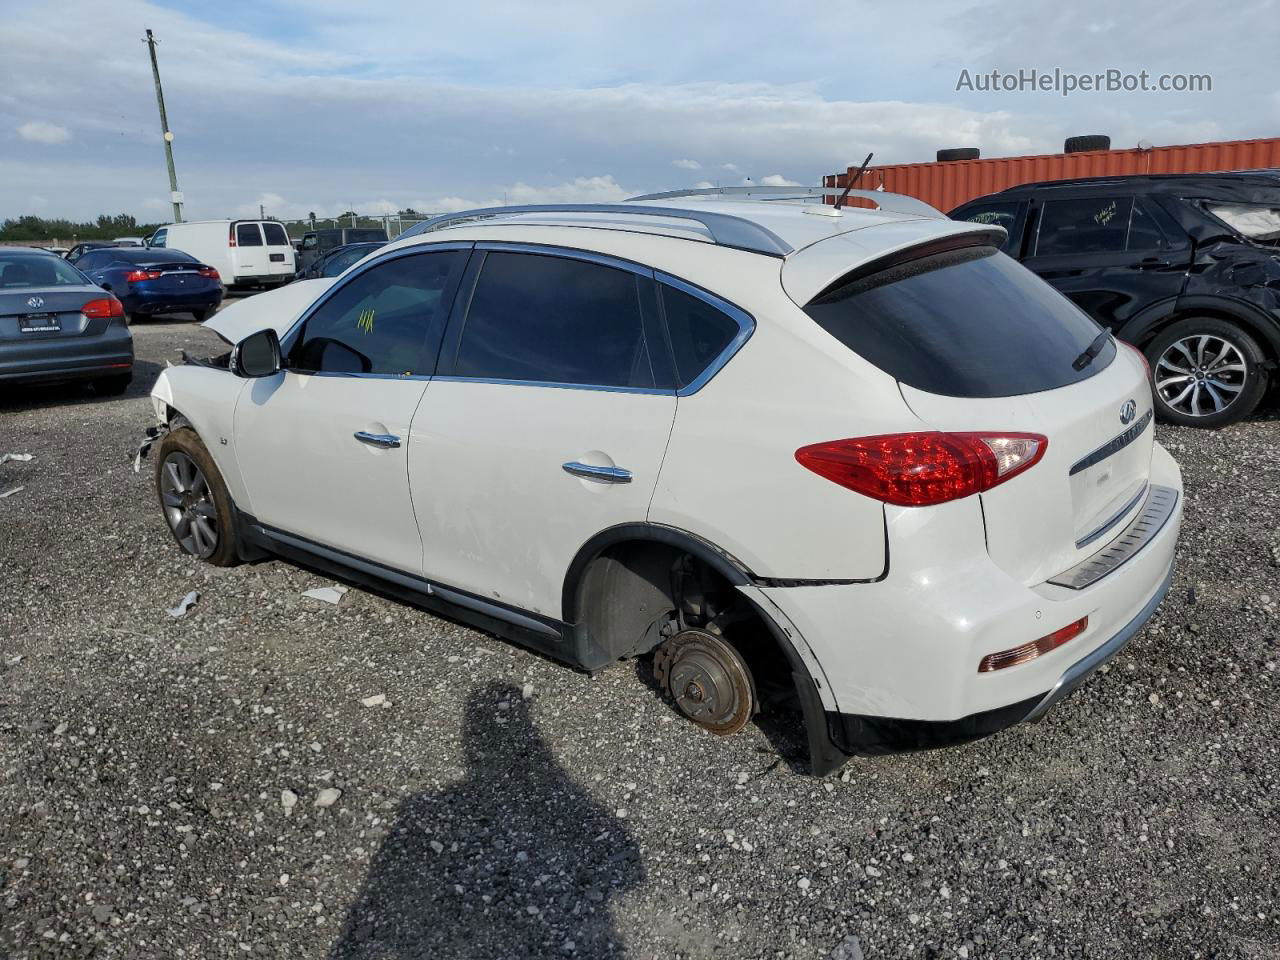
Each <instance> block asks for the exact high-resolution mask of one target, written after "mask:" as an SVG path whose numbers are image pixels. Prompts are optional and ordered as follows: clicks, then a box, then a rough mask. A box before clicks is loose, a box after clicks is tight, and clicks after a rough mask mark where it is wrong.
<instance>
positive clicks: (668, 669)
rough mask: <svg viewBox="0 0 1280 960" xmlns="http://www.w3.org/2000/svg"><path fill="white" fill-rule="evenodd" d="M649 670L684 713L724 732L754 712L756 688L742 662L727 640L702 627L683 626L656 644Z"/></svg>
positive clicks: (716, 731)
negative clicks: (650, 669) (679, 630)
mask: <svg viewBox="0 0 1280 960" xmlns="http://www.w3.org/2000/svg"><path fill="white" fill-rule="evenodd" d="M653 672H654V675H655V676H656V677H657V678H658V682H659V683H661V684H662V686H663V688H664V689H666V691H667V693H669V694H670V695H671V698H672V699H673V700H674V701H675V703H676V706H677V707H678V708H679V709H680V712H681V713H683V714H684V715H685V716H686V717H688V718H689V719H690V720H692V721H693V722H694V723H696V724H698V726H700V727H704V728H705V729H707V730H710V731H711V732H712V733H714V734H718V735H719V736H722V737H727V736H729V735H730V734H734V733H737V732H738V731H739V730H741V729H742V728H743V727H745V726H746V725H747V721H748V720H750V719H751V715H752V714H753V713H754V712H755V706H756V704H755V700H756V698H755V687H754V684H753V683H752V681H751V671H750V669H748V667H747V664H746V661H745V660H743V659H742V655H741V654H739V653H738V651H737V650H735V649H734V648H733V647H732V646H731V645H730V644H729V643H728V642H727V641H725V640H723V639H721V638H720V637H717V636H715V635H714V634H712V633H708V632H706V631H705V630H684V631H682V632H680V633H677V634H676V635H675V636H673V637H671V639H669V640H667V641H666V642H665V643H664V644H662V646H660V647H659V648H658V651H657V654H656V655H655V656H654V658H653Z"/></svg>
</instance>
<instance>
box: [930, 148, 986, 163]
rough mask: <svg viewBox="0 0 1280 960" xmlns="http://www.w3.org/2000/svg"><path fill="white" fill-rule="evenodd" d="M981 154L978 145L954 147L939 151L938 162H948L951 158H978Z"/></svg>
mask: <svg viewBox="0 0 1280 960" xmlns="http://www.w3.org/2000/svg"><path fill="white" fill-rule="evenodd" d="M979 156H980V153H979V150H978V148H977V147H952V148H951V149H950V150H939V151H938V162H939V163H947V162H948V161H951V160H977V159H978V157H979Z"/></svg>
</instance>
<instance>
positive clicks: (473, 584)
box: [152, 190, 1181, 773]
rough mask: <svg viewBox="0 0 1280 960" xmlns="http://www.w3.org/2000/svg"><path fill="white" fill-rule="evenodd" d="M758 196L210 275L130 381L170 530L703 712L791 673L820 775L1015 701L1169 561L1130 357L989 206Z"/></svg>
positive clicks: (731, 721)
mask: <svg viewBox="0 0 1280 960" xmlns="http://www.w3.org/2000/svg"><path fill="white" fill-rule="evenodd" d="M761 192H762V191H759V190H753V191H752V194H753V196H752V197H751V198H733V197H732V196H730V197H729V198H726V197H725V196H724V191H719V192H718V193H716V194H713V195H712V196H687V195H685V196H672V195H660V196H658V197H656V198H640V200H639V202H629V203H626V204H619V205H608V206H576V205H571V206H559V207H536V208H530V207H507V208H500V209H496V210H494V209H490V210H482V211H468V212H464V213H459V214H453V215H450V216H448V217H442V218H438V219H437V220H434V221H429V222H427V223H425V224H422V225H420V227H418V228H416V229H415V230H413V231H411V233H413V234H416V235H412V236H410V235H406V236H404V237H402V238H401V239H400V240H399V241H397V242H395V243H392V244H390V245H389V246H387V247H385V248H382V249H380V250H379V251H377V252H376V253H375V254H374V255H372V256H370V257H369V258H367V259H366V260H364V261H362V262H361V263H359V264H357V265H356V266H354V267H352V268H351V269H350V270H348V271H347V272H346V273H345V274H343V275H342V276H340V277H338V278H337V279H336V280H315V281H307V282H304V283H299V284H294V285H292V286H290V287H287V288H284V289H282V290H280V291H276V292H273V293H268V294H264V295H261V296H258V297H254V298H252V299H251V300H246V301H242V302H240V303H238V304H235V305H233V306H232V307H231V308H230V309H228V310H225V311H223V312H222V313H221V314H219V315H218V316H217V317H215V318H214V319H212V320H210V321H209V322H208V326H210V327H211V328H212V329H213V330H214V331H216V332H217V333H219V335H221V336H222V337H223V338H224V339H226V340H227V341H228V342H229V343H231V344H233V345H234V346H233V348H232V349H231V350H230V351H229V352H228V353H227V354H225V355H224V356H222V357H218V358H215V359H212V360H206V361H196V362H189V363H187V364H184V365H182V366H177V367H173V368H170V369H168V370H166V371H165V372H164V373H163V374H162V375H161V376H160V379H159V381H158V383H157V384H156V388H155V391H154V393H153V398H154V403H155V408H156V412H157V414H158V416H159V418H160V421H161V425H160V427H158V428H154V429H153V431H152V433H153V435H154V436H155V438H156V439H158V441H159V443H158V452H157V454H156V461H157V462H156V484H157V489H158V493H159V496H160V501H161V505H162V508H163V510H164V513H165V516H166V518H167V519H168V522H169V526H170V528H171V529H172V531H173V534H174V537H175V538H176V539H177V541H178V543H180V544H181V545H182V547H183V549H185V550H187V551H188V552H190V553H192V554H194V555H196V556H198V557H201V558H203V559H205V560H207V561H209V562H210V563H215V564H231V563H234V562H236V561H237V560H245V559H253V558H257V557H261V556H263V555H266V554H278V555H283V556H286V557H290V558H293V559H295V560H298V561H300V562H302V563H303V564H306V565H308V566H311V567H315V568H320V569H324V570H328V571H331V572H334V573H336V574H338V575H339V576H342V577H344V578H346V579H348V580H352V581H357V582H371V583H376V584H377V585H378V586H379V587H380V588H381V589H383V590H390V591H393V592H396V593H397V594H398V595H400V596H402V597H403V598H404V599H406V600H409V601H410V602H413V603H416V604H419V605H421V606H424V607H426V608H428V609H431V610H435V611H439V612H442V613H446V614H448V615H450V616H453V617H456V618H457V619H460V620H465V621H467V622H470V623H473V624H476V625H478V626H480V627H482V628H484V629H487V630H490V631H492V632H494V633H497V634H500V635H502V636H504V637H508V638H510V639H513V640H516V641H518V642H520V643H522V644H526V645H528V646H530V647H534V648H536V649H538V650H540V651H542V652H543V653H546V654H548V655H550V656H552V657H555V658H558V659H560V660H563V661H564V662H566V663H569V664H572V665H573V666H576V667H579V668H581V669H584V670H589V671H595V670H599V669H602V668H603V667H605V666H607V665H609V664H611V663H614V662H615V661H618V660H621V659H625V658H628V657H638V656H644V655H646V654H651V653H656V656H655V658H654V667H655V672H656V675H657V677H658V679H659V680H660V681H661V682H662V683H663V685H664V686H665V688H666V689H667V690H668V691H669V693H670V695H671V696H672V698H673V699H674V701H675V703H676V705H677V706H678V707H679V709H680V710H681V711H682V712H684V713H685V714H686V715H687V716H688V717H690V718H691V719H692V720H694V721H695V722H696V723H698V724H700V725H702V726H704V727H706V728H707V729H710V730H712V731H714V732H716V733H721V734H728V733H733V732H735V731H737V730H739V729H741V728H742V726H743V725H744V724H745V723H746V722H747V721H748V720H749V719H750V717H751V716H752V715H753V714H754V713H755V712H756V711H758V710H759V709H760V707H761V704H762V703H764V704H767V703H772V702H775V701H779V700H784V699H789V700H791V701H792V702H794V701H795V700H798V701H799V705H800V707H801V708H802V710H803V713H804V717H805V720H806V723H807V726H808V734H809V745H810V753H811V758H812V766H813V769H814V770H815V771H816V772H818V773H826V772H828V771H830V770H832V769H834V768H835V767H836V766H838V765H839V764H840V763H841V762H842V761H843V759H844V758H845V757H846V756H848V755H852V754H859V753H879V752H888V751H893V750H902V749H915V748H923V747H934V746H941V745H944V744H949V743H956V742H962V741H965V740H970V739H973V738H976V737H980V736H984V735H986V734H989V733H993V732H995V731H996V730H999V729H1001V728H1003V727H1006V726H1009V725H1011V724H1015V723H1018V722H1020V721H1023V720H1031V719H1036V718H1038V717H1040V716H1041V715H1042V714H1044V712H1045V711H1046V710H1047V709H1049V707H1050V706H1052V705H1053V704H1054V703H1056V702H1058V701H1059V700H1061V699H1062V698H1063V697H1064V696H1066V695H1067V694H1068V693H1070V692H1071V690H1073V689H1074V688H1075V687H1076V686H1077V685H1078V684H1079V683H1080V682H1081V681H1082V680H1083V679H1084V677H1085V676H1087V675H1088V674H1089V673H1090V672H1092V671H1093V670H1094V669H1096V668H1097V667H1098V666H1099V665H1100V664H1102V663H1103V662H1105V661H1106V660H1107V659H1108V658H1109V657H1111V656H1113V655H1114V654H1116V653H1117V652H1118V651H1119V650H1120V649H1121V648H1122V647H1123V646H1124V645H1125V643H1127V642H1128V640H1129V639H1130V638H1131V637H1132V636H1133V635H1134V634H1135V633H1136V632H1137V631H1138V630H1139V629H1140V628H1141V627H1142V625H1143V623H1144V622H1145V621H1146V620H1147V619H1148V618H1149V617H1150V616H1151V614H1152V612H1153V611H1154V610H1155V608H1156V606H1157V604H1158V603H1159V602H1160V600H1161V598H1162V597H1163V596H1164V594H1165V592H1166V591H1167V590H1168V587H1169V581H1170V577H1171V573H1172V563H1173V554H1174V542H1175V540H1176V538H1177V533H1178V525H1179V520H1180V515H1181V479H1180V475H1179V471H1178V467H1177V465H1176V464H1175V463H1174V461H1173V459H1172V458H1171V457H1170V456H1169V454H1168V453H1166V452H1165V450H1164V449H1163V448H1162V447H1161V446H1160V445H1159V444H1157V443H1156V442H1155V440H1154V437H1153V426H1152V415H1151V408H1152V403H1151V392H1150V389H1149V386H1148V375H1147V372H1146V370H1145V368H1144V361H1143V359H1142V357H1141V355H1140V354H1138V353H1137V352H1136V351H1134V350H1132V349H1128V348H1125V347H1124V346H1123V345H1118V344H1117V343H1116V342H1115V341H1114V340H1113V339H1112V338H1111V337H1110V335H1109V334H1107V333H1105V332H1103V331H1102V330H1101V328H1100V327H1098V326H1097V325H1096V324H1095V323H1094V322H1093V321H1092V320H1090V319H1089V318H1088V317H1087V316H1085V315H1084V314H1083V313H1081V312H1080V311H1079V310H1078V309H1076V308H1075V307H1074V306H1073V305H1072V304H1071V303H1070V302H1069V301H1068V300H1067V299H1066V298H1064V297H1063V296H1061V295H1060V294H1058V293H1057V292H1055V291H1054V290H1053V289H1052V288H1051V287H1049V286H1048V285H1046V284H1045V283H1044V282H1043V281H1041V280H1039V279H1038V278H1036V277H1035V276H1034V275H1033V274H1032V273H1030V272H1029V271H1027V270H1025V269H1024V268H1023V267H1021V266H1019V265H1018V264H1017V263H1015V262H1014V261H1013V260H1011V259H1009V258H1008V257H1006V256H1005V255H1004V254H1002V253H1000V252H999V246H1000V243H1001V242H1002V241H1003V239H1004V235H1003V231H1001V230H999V228H995V229H993V228H991V227H984V226H981V225H977V224H972V223H957V222H953V221H950V220H947V219H946V218H945V217H943V216H942V215H941V214H939V213H937V211H935V210H933V209H932V208H931V207H927V206H925V205H924V204H921V203H919V202H918V201H914V200H911V199H910V198H906V197H896V196H894V195H891V194H883V193H863V194H860V196H861V197H862V198H863V200H864V201H869V202H873V203H876V204H878V206H879V209H876V210H873V209H866V208H859V209H849V208H847V207H846V208H844V209H839V208H837V207H835V206H833V205H831V204H828V203H821V202H819V203H812V202H807V201H808V196H803V197H802V196H801V194H806V195H812V194H819V193H823V192H825V191H819V190H814V191H803V190H802V191H795V190H789V191H787V192H786V193H784V194H778V195H776V196H775V197H771V198H770V199H769V201H768V202H763V201H761V200H760V199H759V198H758V197H755V196H754V195H755V194H760V193H761ZM819 199H820V198H819Z"/></svg>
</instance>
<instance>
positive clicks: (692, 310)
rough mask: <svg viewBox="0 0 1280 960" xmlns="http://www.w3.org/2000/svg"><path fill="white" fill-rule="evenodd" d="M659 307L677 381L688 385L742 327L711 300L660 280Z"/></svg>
mask: <svg viewBox="0 0 1280 960" xmlns="http://www.w3.org/2000/svg"><path fill="white" fill-rule="evenodd" d="M661 289H662V310H663V313H665V314H666V318H667V330H668V331H669V332H670V335H671V352H672V357H673V359H674V360H675V364H676V382H677V383H678V385H679V386H680V387H682V388H683V387H687V386H688V385H689V384H691V383H692V382H693V381H695V380H697V379H698V377H700V376H701V375H702V374H703V373H704V372H705V371H706V370H707V368H708V367H710V366H711V364H712V363H713V362H714V361H715V360H716V359H717V358H718V357H719V356H720V354H722V353H723V352H724V351H725V349H726V348H727V347H728V346H729V344H731V343H732V342H733V338H734V337H736V336H737V335H738V333H739V332H740V331H741V328H740V327H739V326H738V323H737V321H736V320H734V319H733V318H732V317H729V316H726V315H725V314H724V313H723V312H722V311H720V310H717V309H716V308H715V307H713V306H712V305H711V304H709V303H707V302H706V301H705V300H702V299H699V298H698V297H694V296H691V295H690V294H687V293H685V292H684V291H682V290H677V289H675V288H674V287H670V286H667V285H666V284H663V285H662V287H661Z"/></svg>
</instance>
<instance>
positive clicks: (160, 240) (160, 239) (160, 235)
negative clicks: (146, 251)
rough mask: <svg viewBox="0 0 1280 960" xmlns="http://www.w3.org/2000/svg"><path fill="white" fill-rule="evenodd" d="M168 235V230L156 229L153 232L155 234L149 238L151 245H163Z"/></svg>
mask: <svg viewBox="0 0 1280 960" xmlns="http://www.w3.org/2000/svg"><path fill="white" fill-rule="evenodd" d="M168 235H169V232H168V231H167V230H157V231H156V233H155V236H153V237H152V238H151V245H152V246H153V247H163V246H164V241H165V237H167V236H168Z"/></svg>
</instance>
